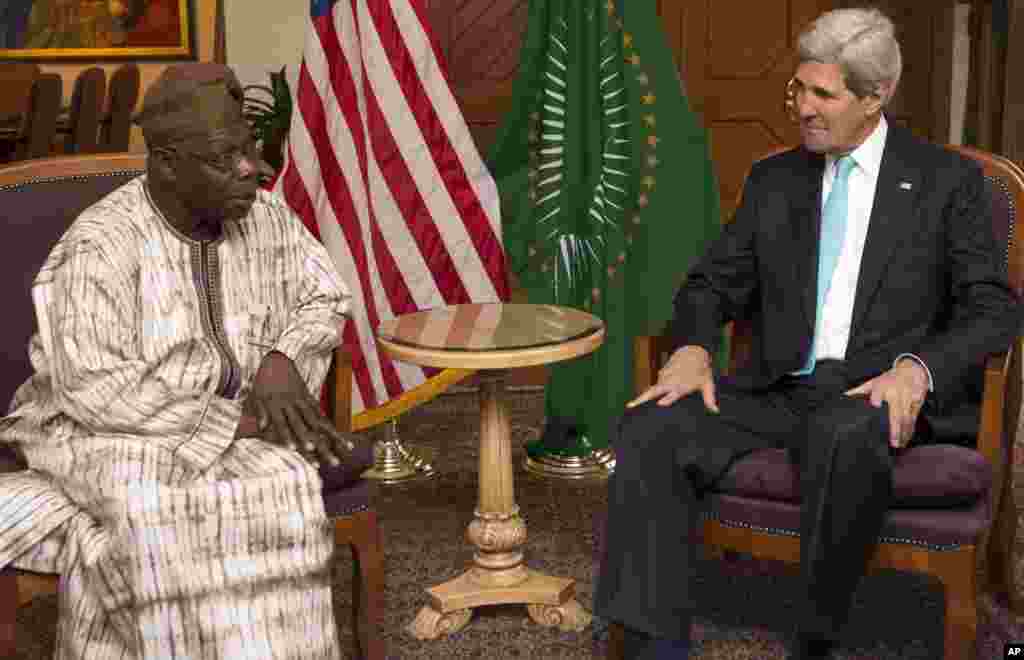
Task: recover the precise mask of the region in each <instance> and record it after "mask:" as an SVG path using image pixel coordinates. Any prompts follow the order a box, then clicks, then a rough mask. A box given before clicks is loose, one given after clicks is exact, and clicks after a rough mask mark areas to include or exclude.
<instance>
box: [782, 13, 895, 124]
mask: <svg viewBox="0 0 1024 660" xmlns="http://www.w3.org/2000/svg"><path fill="white" fill-rule="evenodd" d="M894 32H895V29H894V28H893V24H892V21H891V20H889V18H888V17H887V16H886V15H885V14H883V13H882V12H880V11H878V10H877V9H836V10H834V11H830V12H827V13H825V14H822V15H821V16H819V17H818V18H817V19H816V20H815V21H814V22H813V23H811V25H810V26H808V27H807V29H805V30H804V31H803V32H802V33H801V34H800V39H799V41H798V47H799V52H800V61H801V62H808V61H811V62H821V63H822V64H838V65H839V67H840V68H841V69H842V71H843V77H844V79H845V81H846V86H847V87H848V88H849V89H850V91H851V92H853V93H854V94H855V95H856V96H857V97H858V98H864V97H865V96H868V95H869V94H878V95H879V96H881V97H882V104H883V105H885V104H887V103H888V102H889V100H890V99H892V96H893V94H895V93H896V87H897V85H899V82H900V74H901V73H902V71H903V58H902V56H901V55H900V44H899V42H898V41H896V37H895V34H894ZM886 83H888V85H889V91H888V94H886V95H884V96H883V95H882V90H880V89H879V87H880V86H881V85H882V84H886Z"/></svg>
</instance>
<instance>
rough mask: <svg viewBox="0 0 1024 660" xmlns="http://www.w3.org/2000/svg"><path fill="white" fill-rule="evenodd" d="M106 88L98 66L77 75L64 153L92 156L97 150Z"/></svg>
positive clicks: (102, 72) (101, 71)
mask: <svg viewBox="0 0 1024 660" xmlns="http://www.w3.org/2000/svg"><path fill="white" fill-rule="evenodd" d="M106 88H107V74H106V72H104V71H103V69H101V68H99V67H98V66H94V67H90V68H88V69H86V70H84V71H82V72H81V73H80V74H78V77H77V78H76V79H75V87H74V91H73V92H72V94H71V107H70V108H69V110H68V118H67V126H66V127H65V129H64V130H65V131H66V135H65V137H64V154H67V155H70V154H93V153H96V152H98V151H99V139H100V116H101V113H102V108H103V103H104V96H105V94H106Z"/></svg>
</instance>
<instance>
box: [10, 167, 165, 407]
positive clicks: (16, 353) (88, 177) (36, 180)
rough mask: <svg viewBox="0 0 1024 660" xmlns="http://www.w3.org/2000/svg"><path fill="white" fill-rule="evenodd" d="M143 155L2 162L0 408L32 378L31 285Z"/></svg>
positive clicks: (140, 169)
mask: <svg viewBox="0 0 1024 660" xmlns="http://www.w3.org/2000/svg"><path fill="white" fill-rule="evenodd" d="M145 167H146V155H145V154H128V153H125V154H96V155H89V156H61V157H57V158H41V159H37V160H28V161H23V162H20V163H15V164H12V165H8V166H5V167H0V219H2V222H3V228H2V230H3V234H4V240H3V242H2V243H0V299H2V300H4V302H5V304H6V305H7V312H6V313H5V314H4V322H3V323H2V324H0V346H2V347H3V368H2V369H0V409H2V411H4V412H6V410H7V407H8V406H9V405H10V400H11V397H12V396H13V395H14V391H15V390H16V389H17V388H18V386H20V385H21V384H22V383H23V382H24V381H25V380H26V379H27V378H28V377H29V376H31V375H32V365H31V364H30V363H29V360H28V342H29V339H30V338H31V336H32V333H33V332H35V329H36V322H35V311H34V308H33V305H32V295H31V290H32V282H33V280H34V279H35V276H36V274H37V273H38V272H39V268H40V267H41V266H42V265H43V261H45V259H46V257H47V255H48V254H49V253H50V250H51V249H52V248H53V245H54V244H55V243H56V242H57V240H58V239H59V238H60V237H61V236H62V235H63V234H64V232H65V231H66V230H67V228H68V226H70V224H71V222H72V221H73V220H74V219H75V218H76V217H78V215H79V214H80V213H81V212H82V211H83V210H85V209H86V208H87V207H89V206H91V205H92V204H94V203H95V202H97V201H99V200H100V199H102V198H103V197H104V196H106V195H107V194H108V193H110V192H111V191H113V190H114V189H115V188H117V187H119V186H121V185H122V184H124V183H126V182H127V181H129V180H130V179H132V178H134V177H136V176H138V175H139V174H141V173H142V172H143V171H144V169H145Z"/></svg>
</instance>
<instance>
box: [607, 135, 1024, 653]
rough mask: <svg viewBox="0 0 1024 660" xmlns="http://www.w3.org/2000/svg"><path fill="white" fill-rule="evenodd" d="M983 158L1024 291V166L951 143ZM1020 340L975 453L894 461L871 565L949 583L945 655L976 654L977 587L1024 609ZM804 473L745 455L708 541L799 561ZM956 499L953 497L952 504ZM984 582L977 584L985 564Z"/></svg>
mask: <svg viewBox="0 0 1024 660" xmlns="http://www.w3.org/2000/svg"><path fill="white" fill-rule="evenodd" d="M951 148H953V149H955V150H956V151H959V152H960V153H962V154H964V155H965V156H967V157H968V158H971V159H973V160H975V161H977V162H978V164H980V165H981V166H982V168H984V173H985V177H986V179H987V181H988V183H989V189H990V192H991V195H992V201H993V217H992V220H993V224H994V227H993V228H994V231H995V235H996V238H997V241H999V242H1000V243H1001V244H1002V245H1005V253H1004V254H1005V261H1006V267H1007V269H1008V273H1009V280H1010V284H1011V285H1012V287H1013V288H1014V290H1015V291H1016V292H1017V294H1018V295H1021V293H1022V291H1024V272H1022V263H1024V245H1022V243H1021V241H1019V240H1018V239H1017V235H1016V232H1015V226H1016V216H1017V209H1018V208H1021V207H1022V205H1024V171H1022V170H1021V169H1020V168H1019V167H1018V166H1017V165H1015V164H1014V163H1012V162H1011V161H1009V160H1008V159H1006V158H1002V157H1001V156H995V155H992V154H989V153H985V152H982V151H978V150H975V149H970V148H966V147H951ZM731 330H732V332H731V346H730V364H729V371H733V370H735V369H736V368H737V367H739V366H740V365H742V364H743V362H744V360H746V359H747V358H748V356H749V354H750V347H751V344H752V335H751V328H750V325H749V324H747V323H735V324H734V327H733V328H732V329H731ZM1022 346H1024V345H1022V343H1021V339H1020V338H1018V339H1017V340H1016V341H1015V342H1014V344H1013V346H1012V347H1011V349H1010V350H1009V351H1008V352H1007V353H1005V354H1002V355H995V356H991V357H990V358H989V359H988V362H987V365H986V368H985V385H984V399H983V403H982V408H981V424H980V428H979V429H978V436H977V444H976V449H969V448H965V447H959V446H953V445H931V446H920V447H914V448H911V449H908V450H905V451H903V452H902V453H901V454H900V455H899V456H898V458H897V459H896V461H895V466H894V471H893V486H894V496H895V500H894V502H893V505H892V508H891V509H890V511H889V514H888V517H887V520H886V522H885V525H884V527H883V530H882V535H881V536H882V538H881V543H880V544H879V547H878V551H877V553H876V554H875V557H874V559H873V563H872V569H878V568H895V569H900V570H907V571H915V572H923V573H928V574H930V575H933V576H934V577H936V578H938V579H939V580H940V581H941V582H942V584H943V586H944V587H945V632H944V644H945V647H944V648H945V655H944V658H945V660H969V659H971V658H974V657H975V640H976V637H977V627H978V608H977V591H978V589H979V587H980V588H985V589H988V590H990V593H992V594H993V595H994V596H996V597H997V598H1001V599H1005V600H1007V601H1008V602H1009V603H1010V604H1011V606H1012V607H1013V609H1014V610H1015V611H1017V612H1024V608H1022V607H1020V604H1021V603H1020V601H1018V600H1017V596H1016V594H1015V593H1014V586H1013V585H1014V580H1013V562H1012V559H1013V543H1014V537H1015V535H1016V529H1017V509H1016V506H1015V504H1014V501H1013V444H1014V438H1015V435H1016V432H1017V421H1018V419H1019V417H1020V406H1021V349H1022ZM675 348H676V347H675V346H674V345H673V339H672V338H671V337H667V336H657V337H638V338H637V339H636V342H635V345H634V349H635V360H634V368H635V372H634V375H635V381H636V388H637V391H638V392H641V391H643V390H645V389H647V388H648V387H649V386H650V385H652V384H653V383H654V382H655V381H656V378H657V373H658V369H659V368H660V367H661V365H663V364H664V363H665V362H666V361H667V360H668V357H669V356H670V355H671V353H672V352H673V351H674V350H675ZM798 490H799V479H798V478H797V473H796V471H795V470H794V469H793V468H792V466H791V465H790V463H789V461H788V459H787V456H786V454H785V450H778V449H765V450H759V451H755V452H753V453H751V454H750V455H748V456H746V457H744V458H742V459H740V460H739V461H737V462H736V463H735V464H734V465H733V466H732V467H731V468H730V470H729V471H728V472H727V473H726V475H725V477H723V479H722V481H721V483H720V484H719V485H718V487H717V489H716V492H714V493H713V494H711V495H710V496H709V497H708V501H707V509H706V513H705V518H704V524H703V530H702V531H703V543H704V546H705V547H706V548H708V549H709V550H710V551H711V553H712V555H716V556H722V555H723V554H725V555H728V554H732V553H736V552H742V553H748V554H750V555H753V556H755V557H758V558H761V559H773V560H781V561H785V562H798V561H799V560H800V494H799V492H798ZM951 501H956V502H957V504H956V505H950V504H949V503H948V502H951ZM595 525H596V528H595V531H596V534H597V539H598V542H597V543H596V544H595V545H596V553H597V554H596V561H600V558H601V556H602V554H603V541H604V538H603V537H604V517H603V514H602V515H601V516H599V518H598V520H596V521H595ZM979 561H982V562H984V563H985V568H986V571H985V573H984V575H985V582H984V584H982V585H978V584H976V575H977V564H978V562H979ZM609 632H610V651H611V653H610V655H609V657H610V658H621V657H622V648H621V643H622V628H621V626H620V625H617V624H612V625H611V629H610V631H609Z"/></svg>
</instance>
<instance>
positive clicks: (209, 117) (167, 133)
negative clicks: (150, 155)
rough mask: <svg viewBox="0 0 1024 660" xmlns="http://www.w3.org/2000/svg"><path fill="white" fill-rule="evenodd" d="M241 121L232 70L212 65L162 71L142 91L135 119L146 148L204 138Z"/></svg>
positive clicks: (239, 94) (180, 66) (238, 92)
mask: <svg viewBox="0 0 1024 660" xmlns="http://www.w3.org/2000/svg"><path fill="white" fill-rule="evenodd" d="M242 121H244V119H243V117H242V86H241V84H239V82H238V78H237V77H235V73H234V71H232V70H231V69H230V68H228V67H226V66H224V65H222V64H215V63H213V62H189V63H187V64H176V65H173V66H169V67H167V68H166V69H164V72H163V73H161V74H160V77H159V78H157V79H156V81H154V82H153V84H152V85H150V87H149V89H148V90H146V96H145V98H143V101H142V110H141V111H140V112H139V114H137V115H136V116H135V123H136V124H138V125H139V126H141V127H142V134H143V136H144V137H145V139H146V145H147V146H149V147H150V148H153V147H156V146H163V145H166V144H169V143H172V142H177V141H179V140H185V139H188V138H190V137H195V136H200V135H208V134H209V133H210V132H212V131H215V130H218V129H222V128H227V127H229V126H233V125H237V124H238V123H239V122H242Z"/></svg>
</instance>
